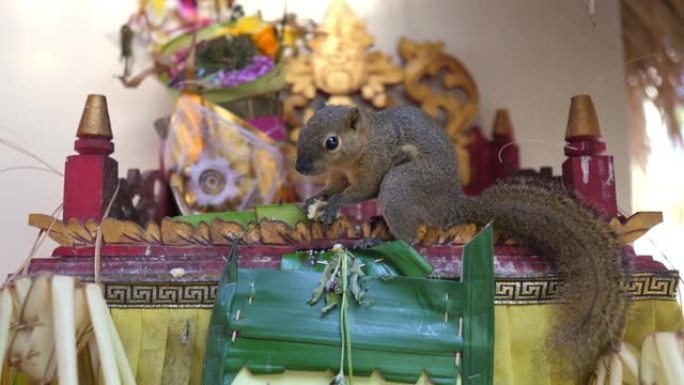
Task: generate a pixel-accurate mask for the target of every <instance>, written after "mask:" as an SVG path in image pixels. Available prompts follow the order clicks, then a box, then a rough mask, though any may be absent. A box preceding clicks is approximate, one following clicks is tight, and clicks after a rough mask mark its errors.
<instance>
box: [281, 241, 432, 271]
mask: <svg viewBox="0 0 684 385" xmlns="http://www.w3.org/2000/svg"><path fill="white" fill-rule="evenodd" d="M349 252H350V253H352V254H353V255H354V257H356V258H359V259H360V261H361V263H362V264H363V266H362V268H361V270H363V272H364V273H365V274H366V275H374V276H396V275H400V276H404V277H421V278H425V277H427V276H428V275H430V273H432V266H431V265H430V263H429V262H428V261H427V260H426V259H425V258H423V256H422V255H420V254H418V252H417V251H416V250H414V249H413V248H412V247H411V246H409V245H407V244H406V242H404V241H393V242H386V243H381V244H379V245H377V246H373V247H370V248H365V249H352V250H349ZM333 255H334V253H333V252H332V251H325V252H310V251H298V252H295V253H290V254H284V255H283V256H282V259H281V262H280V269H281V270H300V271H316V272H322V271H323V269H324V268H325V264H324V263H319V262H328V261H330V260H331V258H332V257H333Z"/></svg>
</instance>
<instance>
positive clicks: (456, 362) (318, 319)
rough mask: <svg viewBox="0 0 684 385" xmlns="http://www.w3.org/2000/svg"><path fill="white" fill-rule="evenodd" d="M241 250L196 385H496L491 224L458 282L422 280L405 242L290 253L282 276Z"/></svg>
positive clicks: (223, 288) (420, 264)
mask: <svg viewBox="0 0 684 385" xmlns="http://www.w3.org/2000/svg"><path fill="white" fill-rule="evenodd" d="M274 213H275V211H274ZM291 219H292V218H291ZM238 244H239V243H237V242H234V243H233V246H232V249H231V257H230V261H229V263H228V265H227V267H226V270H225V272H224V274H223V277H222V279H221V282H220V283H219V286H218V289H217V296H216V302H215V305H214V310H213V313H212V318H211V323H210V326H209V328H210V329H209V332H208V338H207V345H206V353H205V363H204V372H203V380H202V383H203V384H205V385H209V384H265V383H271V384H275V383H278V384H290V383H291V384H295V383H296V384H325V383H330V384H338V385H339V384H352V383H354V382H357V381H359V382H362V383H382V384H394V383H397V384H398V383H409V384H416V383H417V384H430V383H431V384H457V383H458V384H460V383H463V384H475V383H477V384H491V383H492V368H493V341H494V297H493V296H494V278H493V246H492V244H493V242H492V231H491V227H487V228H485V229H484V230H483V231H482V232H481V233H480V234H478V236H476V237H475V239H473V241H471V242H470V243H469V244H468V245H467V246H466V248H465V251H464V262H463V272H462V275H461V276H462V278H461V280H460V281H453V280H437V279H429V278H428V275H429V274H430V272H431V271H432V269H431V266H430V265H429V263H428V262H427V261H425V260H424V259H423V257H422V256H420V255H419V254H418V253H416V251H415V250H414V249H412V248H411V247H409V246H408V245H406V244H405V243H403V242H390V243H383V244H380V245H377V246H375V247H371V248H365V249H347V248H345V247H343V246H342V245H339V244H336V245H334V246H333V247H332V248H330V249H326V250H318V251H313V250H310V251H309V250H306V251H300V252H295V253H290V254H287V255H283V257H282V260H281V269H280V270H270V269H246V268H241V267H238V262H237V260H238V258H237V255H238V247H239V246H238Z"/></svg>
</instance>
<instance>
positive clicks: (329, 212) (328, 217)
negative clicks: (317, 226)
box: [320, 204, 338, 227]
mask: <svg viewBox="0 0 684 385" xmlns="http://www.w3.org/2000/svg"><path fill="white" fill-rule="evenodd" d="M337 211H338V209H337V207H335V205H331V204H328V205H326V206H325V208H323V214H322V215H321V218H320V220H321V222H323V226H325V227H328V226H330V225H332V224H333V222H335V219H337Z"/></svg>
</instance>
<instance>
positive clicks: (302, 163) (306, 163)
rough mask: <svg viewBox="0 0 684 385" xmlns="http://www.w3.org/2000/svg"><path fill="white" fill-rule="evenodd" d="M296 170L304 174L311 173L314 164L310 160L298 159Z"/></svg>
mask: <svg viewBox="0 0 684 385" xmlns="http://www.w3.org/2000/svg"><path fill="white" fill-rule="evenodd" d="M295 169H296V170H297V171H299V172H300V173H302V174H306V173H309V172H311V170H312V169H313V162H312V161H311V160H310V159H302V158H299V159H297V164H295Z"/></svg>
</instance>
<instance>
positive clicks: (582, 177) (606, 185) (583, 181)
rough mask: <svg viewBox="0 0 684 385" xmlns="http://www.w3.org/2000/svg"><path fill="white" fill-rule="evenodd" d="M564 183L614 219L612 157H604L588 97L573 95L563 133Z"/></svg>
mask: <svg viewBox="0 0 684 385" xmlns="http://www.w3.org/2000/svg"><path fill="white" fill-rule="evenodd" d="M565 141H566V142H567V144H566V147H565V155H566V156H567V157H568V159H566V160H565V162H563V184H565V185H566V186H568V187H570V188H572V189H573V190H574V191H575V192H576V193H577V195H579V196H580V197H581V198H582V199H584V200H585V201H586V202H588V203H589V204H590V205H592V206H594V207H595V208H596V209H597V210H598V211H599V213H600V214H601V215H602V216H603V217H604V218H613V217H616V216H617V213H618V211H617V200H616V194H615V173H614V171H613V170H614V167H613V157H612V156H610V155H603V153H604V152H605V150H606V143H605V142H604V141H603V135H602V134H601V129H600V128H599V124H598V118H597V116H596V111H595V110H594V104H593V102H592V101H591V97H590V96H589V95H577V96H574V97H573V98H572V100H571V103H570V114H569V116H568V127H567V131H566V133H565Z"/></svg>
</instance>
